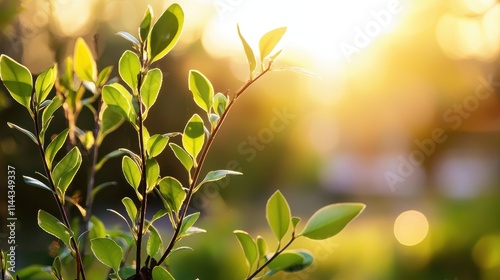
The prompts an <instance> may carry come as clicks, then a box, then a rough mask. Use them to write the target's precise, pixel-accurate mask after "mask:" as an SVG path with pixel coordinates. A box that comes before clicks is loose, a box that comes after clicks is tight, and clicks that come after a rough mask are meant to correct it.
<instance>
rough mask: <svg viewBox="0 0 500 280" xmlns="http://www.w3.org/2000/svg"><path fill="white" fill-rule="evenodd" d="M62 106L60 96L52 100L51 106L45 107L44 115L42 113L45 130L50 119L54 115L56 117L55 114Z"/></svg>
mask: <svg viewBox="0 0 500 280" xmlns="http://www.w3.org/2000/svg"><path fill="white" fill-rule="evenodd" d="M62 104H63V101H62V99H61V98H59V97H58V96H55V97H54V98H53V99H52V101H51V102H50V103H49V105H47V107H45V110H43V113H42V127H43V128H44V129H47V126H48V123H49V119H50V117H52V115H54V112H55V111H56V110H57V109H58V108H59V107H61V105H62Z"/></svg>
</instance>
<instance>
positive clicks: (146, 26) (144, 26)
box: [139, 5, 153, 42]
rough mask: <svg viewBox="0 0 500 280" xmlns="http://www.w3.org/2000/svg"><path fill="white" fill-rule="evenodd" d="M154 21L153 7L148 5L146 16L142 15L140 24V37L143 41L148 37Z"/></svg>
mask: <svg viewBox="0 0 500 280" xmlns="http://www.w3.org/2000/svg"><path fill="white" fill-rule="evenodd" d="M152 21H153V9H152V8H151V6H149V5H148V8H147V9H146V12H145V13H144V17H142V21H141V24H140V25H139V37H140V38H141V41H143V42H144V41H146V40H147V39H148V35H149V31H150V30H151V22H152Z"/></svg>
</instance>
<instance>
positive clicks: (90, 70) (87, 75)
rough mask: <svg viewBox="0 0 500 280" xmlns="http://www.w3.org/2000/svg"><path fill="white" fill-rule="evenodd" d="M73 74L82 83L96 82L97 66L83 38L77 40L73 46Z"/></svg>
mask: <svg viewBox="0 0 500 280" xmlns="http://www.w3.org/2000/svg"><path fill="white" fill-rule="evenodd" d="M73 61H74V67H75V73H76V74H77V75H78V77H79V78H80V79H81V80H82V81H87V82H96V81H97V65H96V63H95V60H94V56H93V55H92V51H91V50H90V48H89V46H88V45H87V43H85V40H83V38H78V39H77V40H76V44H75V52H74V58H73Z"/></svg>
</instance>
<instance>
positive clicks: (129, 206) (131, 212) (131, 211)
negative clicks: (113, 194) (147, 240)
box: [122, 197, 137, 224]
mask: <svg viewBox="0 0 500 280" xmlns="http://www.w3.org/2000/svg"><path fill="white" fill-rule="evenodd" d="M122 203H123V206H125V210H126V211H127V214H128V217H129V218H130V221H131V222H132V224H134V223H135V219H136V218H137V207H136V206H135V203H134V201H133V200H132V199H130V198H129V197H124V198H123V199H122Z"/></svg>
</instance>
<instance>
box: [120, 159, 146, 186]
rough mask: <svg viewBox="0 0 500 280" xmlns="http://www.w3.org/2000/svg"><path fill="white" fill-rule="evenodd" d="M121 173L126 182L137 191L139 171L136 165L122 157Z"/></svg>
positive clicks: (131, 160) (139, 177)
mask: <svg viewBox="0 0 500 280" xmlns="http://www.w3.org/2000/svg"><path fill="white" fill-rule="evenodd" d="M122 171H123V175H125V179H126V180H127V182H128V183H129V184H130V185H131V186H132V187H133V188H134V189H135V190H137V189H138V188H139V184H140V182H141V169H140V168H139V166H137V163H136V162H135V161H134V160H133V159H131V158H130V157H128V156H124V157H123V160H122Z"/></svg>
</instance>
